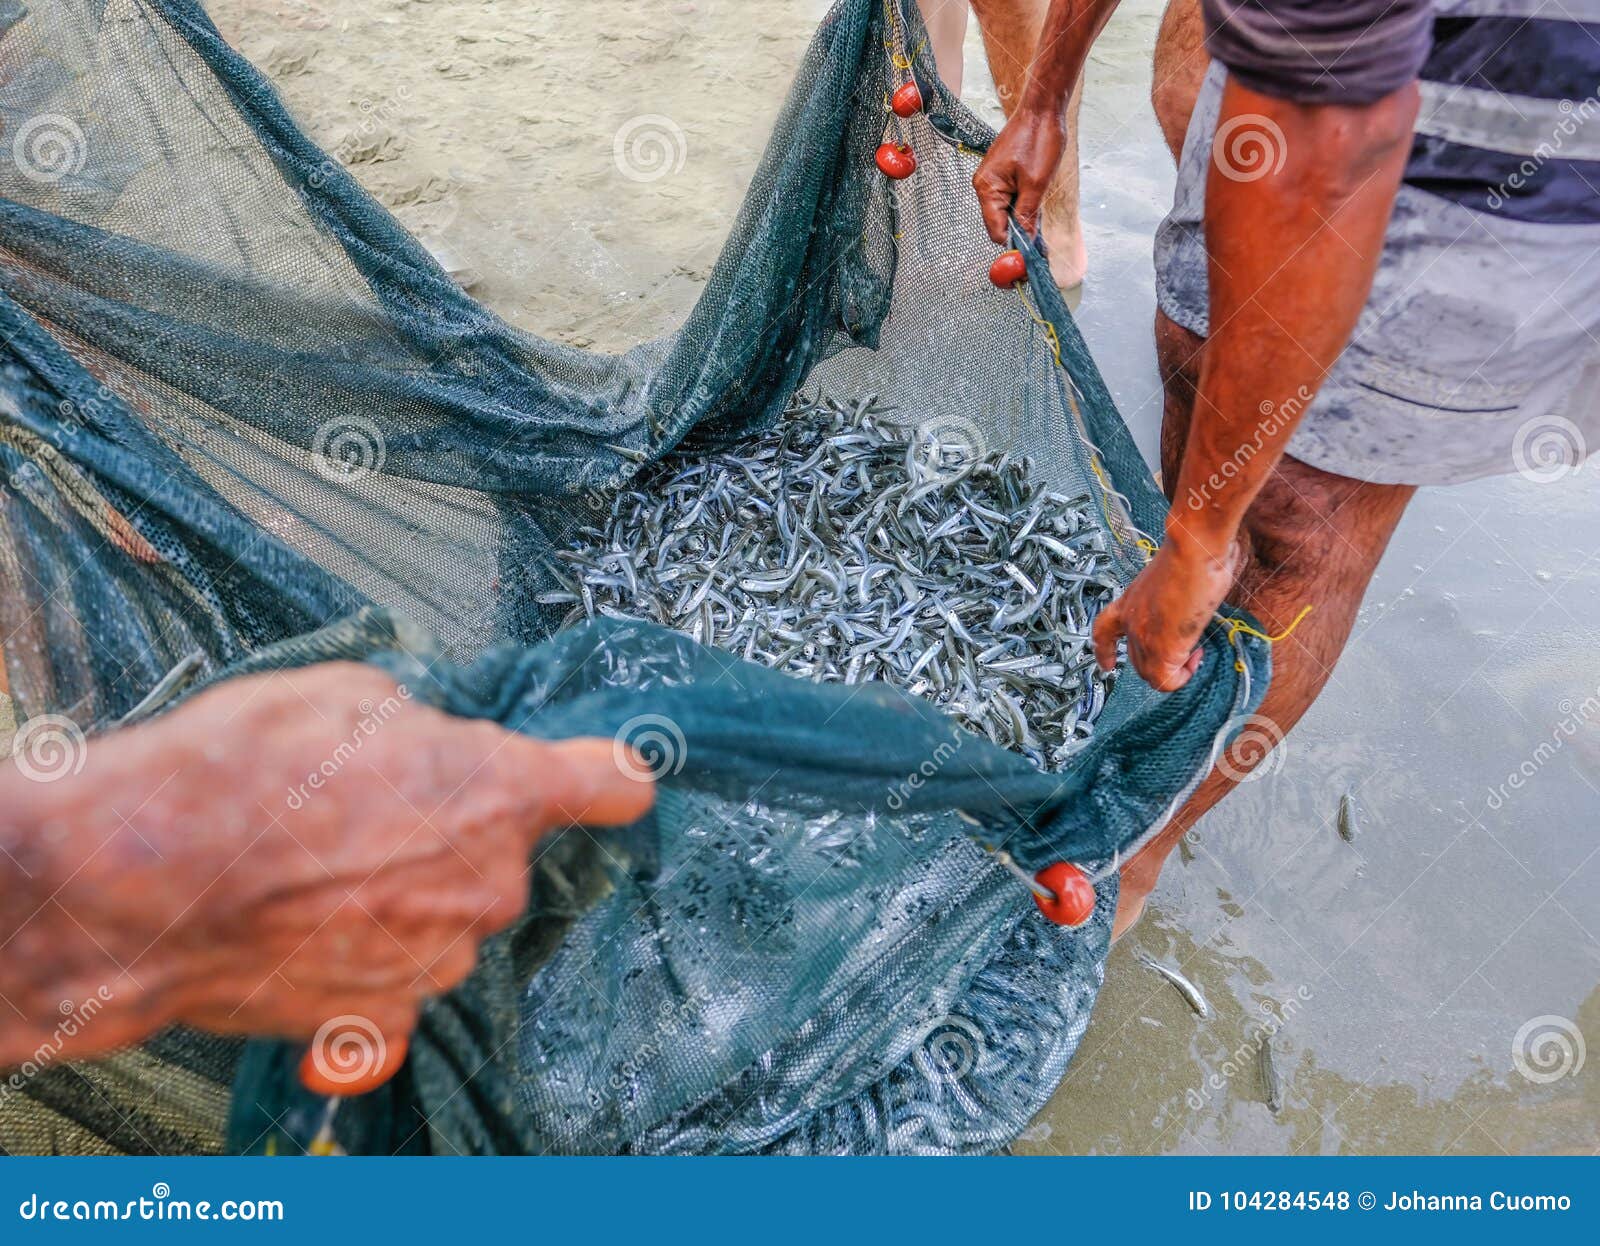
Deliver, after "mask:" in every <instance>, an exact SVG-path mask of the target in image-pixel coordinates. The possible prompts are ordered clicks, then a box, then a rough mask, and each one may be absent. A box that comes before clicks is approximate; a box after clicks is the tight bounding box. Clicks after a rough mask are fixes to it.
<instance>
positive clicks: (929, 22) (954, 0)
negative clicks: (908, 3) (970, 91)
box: [917, 0, 967, 95]
mask: <svg viewBox="0 0 1600 1246" xmlns="http://www.w3.org/2000/svg"><path fill="white" fill-rule="evenodd" d="M917 7H918V8H919V9H921V10H922V24H923V25H924V26H926V27H927V28H928V45H929V47H931V48H932V49H933V63H934V64H935V65H937V66H938V67H939V77H940V79H941V80H942V81H943V82H944V85H945V89H946V90H948V91H949V92H950V93H951V94H952V95H960V94H961V78H962V61H961V45H962V43H964V42H965V41H966V38H967V0H917Z"/></svg>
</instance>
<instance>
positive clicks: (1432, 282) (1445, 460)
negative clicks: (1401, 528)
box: [1155, 64, 1600, 485]
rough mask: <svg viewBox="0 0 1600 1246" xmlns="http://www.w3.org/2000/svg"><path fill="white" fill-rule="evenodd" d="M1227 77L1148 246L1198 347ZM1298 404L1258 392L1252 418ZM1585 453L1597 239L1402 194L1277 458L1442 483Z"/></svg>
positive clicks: (1593, 429) (1599, 234) (1201, 112)
mask: <svg viewBox="0 0 1600 1246" xmlns="http://www.w3.org/2000/svg"><path fill="white" fill-rule="evenodd" d="M1225 80H1226V70H1225V69H1224V68H1223V67H1222V66H1220V65H1216V64H1213V65H1212V67H1211V70H1210V72H1209V73H1208V75H1207V76H1206V80H1205V84H1204V86H1203V87H1202V88H1201V91H1200V97H1199V102H1198V103H1197V104H1196V106H1195V111H1194V116H1193V117H1192V118H1191V120H1190V123H1189V133H1188V136H1187V138H1186V139H1185V141H1184V147H1183V158H1182V160H1181V161H1180V164H1179V170H1178V188H1177V194H1176V196H1175V198H1174V202H1173V206H1172V212H1171V214H1170V215H1169V216H1168V217H1167V218H1166V220H1165V221H1164V222H1163V223H1162V225H1161V228H1160V229H1159V230H1158V231H1157V234H1156V247H1155V261H1156V301H1157V303H1158V304H1159V306H1160V308H1161V310H1162V311H1163V312H1165V313H1166V315H1167V316H1168V317H1169V318H1171V319H1172V320H1174V321H1176V322H1177V323H1178V324H1180V325H1182V326H1184V327H1185V328H1186V329H1189V330H1190V331H1191V332H1193V333H1197V334H1199V335H1200V336H1201V337H1204V336H1206V335H1207V333H1208V332H1209V301H1210V293H1209V290H1208V288H1207V280H1206V252H1205V233H1204V226H1203V221H1204V215H1205V183H1206V175H1207V172H1208V169H1209V165H1210V162H1211V156H1212V140H1213V137H1214V135H1215V132H1216V127H1217V115H1218V111H1219V108H1220V103H1221V96H1222V86H1223V83H1224V82H1225ZM1295 401H1296V396H1295V395H1292V394H1284V395H1263V398H1262V404H1263V405H1262V411H1263V414H1264V415H1265V414H1267V413H1268V412H1269V411H1270V410H1278V409H1282V410H1287V409H1288V406H1289V404H1292V403H1294V402H1295ZM1302 401H1303V399H1302ZM1594 448H1600V227H1596V226H1591V225H1542V224H1534V223H1529V222H1525V221H1516V220H1511V219H1508V218H1505V217H1500V216H1496V215H1494V214H1492V213H1490V212H1488V211H1483V212H1478V211H1474V210H1473V209H1471V208H1466V207H1463V206H1461V205H1460V204H1457V203H1453V202H1451V201H1450V200H1447V199H1443V198H1441V197H1439V196H1437V195H1433V194H1429V193H1428V192H1426V191H1422V190H1417V189H1415V188H1414V187H1411V186H1402V187H1401V188H1400V193H1399V197H1398V198H1397V199H1396V201H1395V206H1394V215H1393V217H1392V218H1391V219H1390V222H1389V230H1388V233H1387V235H1386V236H1385V238H1384V244H1383V254H1382V256H1381V258H1380V260H1379V264H1378V271H1377V275H1376V276H1375V277H1374V279H1373V283H1372V293H1371V295H1370V296H1369V297H1368V299H1367V304H1366V306H1365V307H1364V308H1363V309H1362V312H1361V318H1360V320H1359V321H1358V323H1357V325H1356V330H1355V333H1354V335H1353V336H1352V337H1351V340H1350V344H1349V345H1348V346H1347V347H1346V348H1345V350H1344V353H1343V354H1342V355H1340V356H1339V359H1338V361H1337V362H1336V363H1335V364H1334V366H1333V368H1332V370H1331V371H1330V372H1329V373H1328V376H1327V377H1326V379H1325V380H1324V381H1323V384H1322V387H1321V388H1320V389H1319V390H1318V391H1317V393H1316V395H1315V397H1314V399H1312V401H1311V402H1310V405H1309V406H1308V407H1307V408H1306V410H1305V414H1304V417H1303V418H1302V420H1301V423H1300V425H1299V426H1298V427H1297V428H1296V429H1295V431H1294V434H1293V436H1292V437H1291V438H1290V441H1289V446H1288V453H1290V454H1292V455H1293V456H1294V457H1295V458H1297V459H1300V460H1301V461H1302V462H1305V463H1309V464H1311V465H1312V466H1313V467H1319V468H1322V469H1323V470H1324V471H1329V472H1335V473H1337V474H1338V475H1341V476H1350V477H1353V478H1354V479H1357V480H1370V481H1375V482H1378V483H1381V484H1414V485H1443V484H1457V483H1460V482H1462V481H1467V480H1474V479H1477V478H1478V477H1481V476H1493V475H1499V474H1501V473H1506V472H1514V471H1515V472H1521V473H1522V474H1524V475H1527V476H1530V477H1532V478H1533V479H1539V480H1548V479H1555V478H1557V477H1558V476H1562V475H1567V474H1570V473H1571V472H1572V471H1573V470H1575V468H1576V466H1577V465H1578V464H1579V463H1581V462H1582V461H1583V459H1584V458H1585V456H1586V455H1587V454H1588V452H1589V451H1590V450H1591V449H1594Z"/></svg>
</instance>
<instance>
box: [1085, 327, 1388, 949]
mask: <svg viewBox="0 0 1600 1246" xmlns="http://www.w3.org/2000/svg"><path fill="white" fill-rule="evenodd" d="M1204 345H1205V342H1204V339H1202V338H1199V337H1196V336H1195V335H1194V334H1193V333H1190V332H1189V331H1188V330H1187V329H1184V328H1182V327H1180V326H1179V325H1176V324H1174V323H1173V322H1172V321H1170V320H1168V319H1167V318H1166V317H1165V316H1164V315H1162V314H1161V313H1160V312H1157V313H1156V354H1157V357H1158V358H1159V360H1160V364H1161V374H1162V379H1163V381H1164V383H1165V386H1166V409H1165V412H1164V417H1163V420H1162V428H1161V475H1162V479H1163V480H1165V481H1168V482H1173V481H1176V480H1177V479H1178V464H1179V462H1180V461H1181V459H1182V457H1183V447H1184V443H1185V441H1186V439H1187V437H1188V430H1189V419H1190V415H1191V412H1192V410H1193V404H1194V386H1195V381H1196V378H1197V377H1198V376H1199V371H1200V367H1199V365H1200V352H1201V350H1202V348H1203V347H1204ZM1168 487H1169V488H1170V487H1171V486H1170V483H1169V486H1168ZM1415 492H1416V488H1415V487H1414V486H1412V485H1375V484H1368V483H1366V482H1364V481H1360V480H1351V479H1350V478H1349V477H1347V476H1335V475H1333V474H1332V473H1330V472H1325V471H1322V470H1320V469H1318V468H1315V467H1311V466H1310V465H1308V464H1306V463H1302V462H1300V461H1299V460H1298V459H1292V458H1288V457H1285V458H1284V459H1282V460H1281V461H1280V462H1279V464H1278V467H1277V469H1276V470H1275V471H1274V472H1273V474H1272V476H1271V477H1270V478H1269V479H1268V480H1267V483H1266V486H1265V487H1264V488H1263V489H1262V490H1261V492H1260V494H1259V495H1257V497H1256V500H1255V502H1254V503H1253V504H1252V505H1251V507H1250V510H1249V512H1248V513H1247V514H1246V515H1245V520H1244V525H1243V527H1242V528H1241V530H1240V540H1241V543H1242V545H1243V547H1244V551H1243V552H1244V558H1243V560H1242V562H1241V564H1240V570H1239V575H1238V579H1237V580H1236V581H1235V582H1234V589H1233V592H1232V593H1230V594H1229V598H1228V599H1229V600H1230V601H1232V602H1235V603H1236V604H1238V605H1241V606H1244V607H1245V608H1246V609H1248V610H1249V611H1250V612H1251V613H1252V614H1254V615H1255V616H1256V617H1257V618H1258V619H1260V620H1261V622H1262V624H1263V626H1264V627H1265V628H1266V630H1267V631H1269V632H1272V633H1274V634H1276V633H1278V632H1281V631H1282V630H1283V629H1284V628H1286V627H1287V626H1288V625H1289V624H1290V623H1291V622H1292V621H1293V620H1294V618H1295V616H1296V615H1297V614H1299V613H1300V610H1301V607H1303V606H1306V605H1308V604H1309V605H1311V606H1312V607H1313V609H1312V611H1311V613H1310V614H1308V615H1307V616H1306V618H1305V620H1304V621H1303V622H1302V623H1301V624H1300V626H1299V627H1298V628H1296V629H1295V632H1294V635H1292V636H1290V637H1288V638H1287V639H1285V640H1281V641H1279V642H1278V643H1277V644H1275V645H1274V646H1273V649H1272V686H1271V687H1270V688H1269V689H1268V690H1267V695H1266V698H1265V699H1264V700H1263V701H1262V703H1261V708H1260V709H1258V710H1257V711H1256V714H1257V716H1258V719H1259V720H1260V721H1261V727H1262V730H1263V731H1264V732H1265V733H1266V734H1268V735H1270V736H1271V737H1272V738H1273V739H1274V740H1281V739H1282V738H1283V737H1284V736H1285V735H1286V734H1287V733H1288V731H1289V729H1290V728H1291V727H1293V726H1294V725H1295V723H1297V722H1299V721H1300V716H1301V715H1302V714H1304V713H1305V712H1306V710H1307V709H1309V708H1310V707H1311V703H1312V702H1313V701H1314V700H1316V698H1317V694H1318V693H1319V692H1321V691H1322V686H1323V685H1324V684H1325V683H1326V682H1327V681H1328V676H1329V675H1330V674H1331V673H1332V671H1333V666H1334V663H1336V662H1337V661H1338V660H1339V655H1340V653H1342V652H1343V650H1344V646H1345V642H1346V641H1348V640H1349V638H1350V629H1351V627H1352V626H1353V625H1354V624H1355V619H1356V611H1357V610H1358V609H1359V608H1360V605H1361V598H1362V596H1363V594H1365V592H1366V591H1367V584H1368V582H1369V581H1370V580H1371V579H1372V573H1373V571H1374V570H1376V569H1377V566H1378V560H1379V559H1380V558H1381V557H1382V556H1383V551H1384V549H1385V547H1387V546H1388V544H1389V538H1390V536H1391V535H1392V534H1393V533H1394V529H1395V525H1396V524H1398V523H1399V522H1400V516H1401V514H1402V513H1403V512H1404V511H1405V508H1406V503H1408V502H1409V501H1410V500H1411V495H1412V494H1413V493H1415ZM1262 755H1263V754H1262V753H1261V752H1260V750H1250V751H1249V755H1248V756H1246V755H1245V754H1244V752H1243V751H1237V752H1235V751H1233V750H1230V755H1229V756H1228V757H1226V758H1225V759H1224V763H1223V764H1224V765H1225V766H1226V768H1227V770H1228V772H1229V773H1228V774H1225V773H1224V772H1223V770H1222V769H1221V768H1220V767H1219V768H1218V769H1215V770H1213V771H1212V772H1211V773H1210V774H1209V775H1208V776H1206V778H1205V779H1204V780H1202V781H1201V783H1200V786H1199V787H1198V788H1196V789H1195V792H1194V794H1193V795H1192V796H1190V797H1189V799H1188V801H1187V802H1185V803H1184V805H1183V807H1182V808H1180V809H1179V810H1178V812H1177V814H1176V815H1175V816H1174V817H1173V819H1172V821H1171V823H1169V824H1168V825H1167V827H1166V828H1165V829H1164V830H1163V831H1162V832H1161V833H1160V834H1159V835H1158V836H1157V837H1156V838H1155V839H1153V840H1151V842H1150V843H1149V844H1147V845H1146V846H1145V847H1144V848H1143V849H1142V850H1141V851H1140V852H1139V853H1138V855H1136V856H1135V857H1133V859H1132V860H1130V861H1129V862H1128V863H1127V864H1126V865H1125V866H1123V868H1122V898H1121V900H1120V901H1119V902H1118V905H1117V920H1116V931H1115V933H1117V934H1120V933H1122V931H1124V930H1126V929H1127V928H1128V927H1129V926H1131V925H1132V924H1133V923H1134V922H1135V921H1136V920H1137V919H1138V917H1139V914H1140V913H1141V912H1143V910H1144V902H1145V898H1146V897H1147V896H1148V895H1149V894H1150V891H1151V889H1152V888H1153V887H1154V886H1155V884H1156V879H1157V877H1158V876H1159V875H1160V873H1161V866H1162V864H1163V862H1165V861H1166V859H1167V854H1168V853H1170V852H1171V851H1172V849H1173V848H1174V847H1175V846H1176V845H1177V843H1178V840H1179V839H1181V838H1182V837H1183V834H1184V832H1185V831H1187V830H1188V829H1189V828H1190V827H1192V826H1193V825H1194V824H1195V823H1196V822H1197V821H1198V820H1199V818H1200V815H1201V814H1203V813H1205V812H1206V811H1207V810H1208V809H1210V808H1211V807H1212V806H1213V805H1215V804H1216V803H1217V802H1218V801H1219V800H1221V799H1222V798H1223V797H1224V796H1225V795H1227V794H1228V792H1229V791H1231V790H1232V789H1233V787H1234V784H1235V783H1236V782H1237V781H1238V776H1239V775H1241V774H1243V773H1245V772H1247V771H1248V770H1250V769H1251V768H1252V767H1253V766H1254V765H1255V764H1256V763H1257V762H1259V761H1260V760H1261V756H1262ZM1230 774H1231V775H1232V776H1233V777H1229V776H1230Z"/></svg>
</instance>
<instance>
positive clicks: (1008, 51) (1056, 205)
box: [972, 0, 1089, 288]
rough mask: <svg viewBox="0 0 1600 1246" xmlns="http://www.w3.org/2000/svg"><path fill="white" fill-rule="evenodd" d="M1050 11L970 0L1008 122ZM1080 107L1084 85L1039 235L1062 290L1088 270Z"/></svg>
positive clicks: (1015, 0) (998, 0) (1017, 2)
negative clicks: (1082, 204)
mask: <svg viewBox="0 0 1600 1246" xmlns="http://www.w3.org/2000/svg"><path fill="white" fill-rule="evenodd" d="M1048 7H1049V0H972V11H973V13H975V14H976V15H977V18H978V27H979V29H980V30H982V31H983V50H984V52H985V53H986V54H987V55H988V58H989V72H990V73H991V74H992V75H993V76H994V85H995V90H996V91H997V92H998V94H999V96H1000V107H1001V108H1003V109H1004V110H1005V114H1006V116H1008V117H1009V116H1010V115H1011V110H1012V109H1013V108H1015V107H1016V104H1017V101H1018V100H1020V99H1021V98H1022V87H1023V83H1024V82H1025V80H1026V79H1027V76H1028V63H1029V62H1030V61H1032V60H1033V53H1034V49H1035V48H1036V47H1037V46H1038V43H1039V31H1040V30H1041V29H1042V28H1043V26H1044V15H1045V10H1046V9H1047V8H1048ZM1082 101H1083V83H1082V82H1081V81H1080V82H1079V83H1078V85H1077V87H1076V88H1074V90H1073V92H1072V101H1071V103H1070V104H1069V105H1068V107H1067V145H1066V148H1065V149H1064V150H1063V151H1062V153H1061V165H1060V167H1059V168H1058V169H1057V170H1056V180H1055V181H1054V182H1053V183H1052V184H1051V187H1050V191H1049V193H1048V194H1046V195H1045V197H1044V210H1043V212H1042V213H1041V214H1040V219H1039V230H1040V232H1041V233H1042V234H1043V235H1044V245H1045V248H1046V249H1047V250H1048V251H1049V253H1050V271H1051V273H1052V274H1053V275H1054V276H1055V279H1056V284H1057V285H1060V286H1062V287H1064V288H1070V287H1072V286H1075V285H1078V284H1080V283H1081V282H1082V281H1083V274H1084V273H1085V271H1087V269H1088V267H1089V255H1088V252H1087V251H1086V250H1085V249H1084V245H1083V221H1082V220H1081V219H1080V217H1079V215H1078V109H1079V105H1080V104H1081V103H1082Z"/></svg>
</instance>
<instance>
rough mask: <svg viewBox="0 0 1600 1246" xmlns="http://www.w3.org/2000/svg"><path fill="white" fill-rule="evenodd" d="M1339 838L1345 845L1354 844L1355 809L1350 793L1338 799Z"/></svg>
mask: <svg viewBox="0 0 1600 1246" xmlns="http://www.w3.org/2000/svg"><path fill="white" fill-rule="evenodd" d="M1339 838H1340V839H1342V840H1344V842H1345V843H1347V844H1353V843H1355V842H1356V809H1355V801H1354V800H1353V799H1351V796H1350V793H1349V792H1345V793H1344V794H1343V795H1342V796H1340V797H1339Z"/></svg>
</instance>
